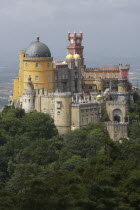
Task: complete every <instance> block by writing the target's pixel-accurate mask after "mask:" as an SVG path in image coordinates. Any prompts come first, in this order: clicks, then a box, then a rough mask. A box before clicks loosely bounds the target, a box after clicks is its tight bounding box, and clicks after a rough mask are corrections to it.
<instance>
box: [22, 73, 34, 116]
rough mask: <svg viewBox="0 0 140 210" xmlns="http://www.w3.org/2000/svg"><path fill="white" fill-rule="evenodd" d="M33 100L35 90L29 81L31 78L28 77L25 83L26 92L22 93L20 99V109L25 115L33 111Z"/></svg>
mask: <svg viewBox="0 0 140 210" xmlns="http://www.w3.org/2000/svg"><path fill="white" fill-rule="evenodd" d="M34 98H35V90H34V85H33V83H32V81H31V77H30V76H29V78H28V82H27V90H24V91H23V97H22V108H23V109H24V110H25V112H26V113H29V112H32V111H34Z"/></svg>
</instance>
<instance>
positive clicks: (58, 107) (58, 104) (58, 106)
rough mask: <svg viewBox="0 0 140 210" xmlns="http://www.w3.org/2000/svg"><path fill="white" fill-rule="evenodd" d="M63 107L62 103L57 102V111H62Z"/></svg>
mask: <svg viewBox="0 0 140 210" xmlns="http://www.w3.org/2000/svg"><path fill="white" fill-rule="evenodd" d="M61 105H62V102H61V101H57V109H61Z"/></svg>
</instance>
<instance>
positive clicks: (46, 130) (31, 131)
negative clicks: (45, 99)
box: [22, 113, 58, 140]
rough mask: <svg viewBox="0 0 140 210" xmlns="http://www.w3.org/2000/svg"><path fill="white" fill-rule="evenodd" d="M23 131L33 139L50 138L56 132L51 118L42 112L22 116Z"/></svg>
mask: <svg viewBox="0 0 140 210" xmlns="http://www.w3.org/2000/svg"><path fill="white" fill-rule="evenodd" d="M22 125H23V133H24V135H25V136H28V137H30V139H32V140H34V139H37V138H45V139H50V138H52V137H54V136H56V135H57V134H58V131H57V129H56V127H55V125H54V121H53V119H52V118H51V117H50V116H49V115H48V114H44V113H29V114H26V115H25V116H24V117H23V118H22Z"/></svg>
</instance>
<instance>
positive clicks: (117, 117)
mask: <svg viewBox="0 0 140 210" xmlns="http://www.w3.org/2000/svg"><path fill="white" fill-rule="evenodd" d="M122 119H123V118H122V111H121V110H120V109H114V110H113V121H116V122H122Z"/></svg>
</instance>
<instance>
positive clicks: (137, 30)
mask: <svg viewBox="0 0 140 210" xmlns="http://www.w3.org/2000/svg"><path fill="white" fill-rule="evenodd" d="M74 31H75V32H77V33H79V32H80V31H81V32H83V34H84V38H83V45H84V57H85V62H87V64H89V65H94V60H96V61H97V59H99V61H100V62H102V58H104V59H105V58H106V57H107V58H111V57H116V58H117V57H126V58H132V57H134V58H135V57H137V58H139V57H140V41H139V39H140V0H0V48H1V53H0V57H2V56H3V57H7V56H8V57H9V58H11V59H13V60H14V59H15V60H18V55H19V50H21V49H25V48H26V47H28V45H29V44H30V42H32V41H34V40H35V39H36V37H37V36H40V41H42V42H44V43H45V44H47V46H48V47H49V48H50V51H51V53H52V56H53V57H54V58H55V59H56V60H64V58H65V56H66V55H67V51H66V46H67V45H68V40H67V33H68V32H71V33H73V32H74Z"/></svg>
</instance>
